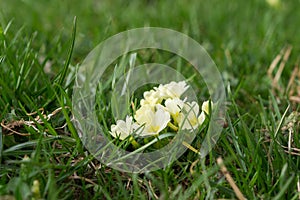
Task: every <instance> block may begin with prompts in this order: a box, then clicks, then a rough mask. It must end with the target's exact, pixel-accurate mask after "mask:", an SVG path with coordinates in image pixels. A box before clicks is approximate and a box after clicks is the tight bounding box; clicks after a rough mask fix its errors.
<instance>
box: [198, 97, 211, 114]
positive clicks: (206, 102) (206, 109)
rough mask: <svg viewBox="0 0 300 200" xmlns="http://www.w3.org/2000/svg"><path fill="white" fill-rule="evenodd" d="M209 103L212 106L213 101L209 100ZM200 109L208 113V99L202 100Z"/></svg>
mask: <svg viewBox="0 0 300 200" xmlns="http://www.w3.org/2000/svg"><path fill="white" fill-rule="evenodd" d="M210 104H211V107H213V102H212V101H210ZM201 110H202V111H203V112H205V113H206V114H209V100H208V101H204V102H203V103H202V106H201Z"/></svg>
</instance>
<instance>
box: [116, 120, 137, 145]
mask: <svg viewBox="0 0 300 200" xmlns="http://www.w3.org/2000/svg"><path fill="white" fill-rule="evenodd" d="M138 128H139V126H138V125H137V124H136V123H134V122H133V120H132V117H129V116H126V121H124V120H118V121H117V123H116V125H115V124H113V125H112V126H111V132H110V134H111V135H112V136H113V137H115V138H119V139H120V140H124V139H125V138H127V137H128V136H129V135H131V134H132V133H133V132H134V131H135V130H137V129H138Z"/></svg>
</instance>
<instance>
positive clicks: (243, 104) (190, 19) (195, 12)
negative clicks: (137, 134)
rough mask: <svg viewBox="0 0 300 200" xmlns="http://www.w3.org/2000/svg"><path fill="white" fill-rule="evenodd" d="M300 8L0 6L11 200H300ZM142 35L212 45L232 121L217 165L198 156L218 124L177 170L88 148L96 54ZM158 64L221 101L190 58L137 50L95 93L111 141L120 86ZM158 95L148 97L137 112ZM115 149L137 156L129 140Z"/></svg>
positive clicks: (0, 178)
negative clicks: (142, 166)
mask: <svg viewBox="0 0 300 200" xmlns="http://www.w3.org/2000/svg"><path fill="white" fill-rule="evenodd" d="M274 2H275V3H274ZM299 3H300V2H299V1H297V0H290V1H283V0H282V1H279V0H278V1H276V0H273V1H272V0H269V1H263V0H253V1H233V0H229V1H220V0H210V1H206V0H181V1H180V0H175V1H171V0H166V1H157V0H132V1H121V0H114V1H108V0H105V1H93V0H87V1H79V0H73V1H58V0H53V1H46V0H40V1H33V0H23V1H20V0H11V1H4V0H0V122H1V126H0V200H2V199H9V200H10V199H244V198H247V199H300V135H299V133H300V67H299V61H300V56H299V52H300V45H299V44H300V37H299V36H300V28H299V27H300V12H299V5H300V4H299ZM141 27H162V28H167V29H172V30H175V31H178V32H181V33H184V34H186V35H188V36H189V37H190V38H192V39H194V40H195V41H197V42H198V43H199V44H201V45H202V46H203V47H204V48H205V49H206V51H207V53H208V54H209V55H210V57H211V59H212V60H213V61H214V63H215V64H216V66H217V69H218V71H219V73H220V74H221V76H222V79H223V83H224V88H225V92H226V101H225V102H224V106H225V110H226V112H224V113H223V114H224V118H223V121H222V127H223V128H222V132H221V135H220V137H219V139H218V141H217V143H216V145H215V146H214V147H213V148H212V150H211V151H210V152H209V153H208V154H207V155H206V156H204V157H200V156H199V154H198V151H199V150H200V149H201V141H202V140H203V138H204V136H205V133H206V132H207V131H208V126H209V120H207V121H206V123H204V125H203V126H201V129H200V130H199V131H198V132H197V134H196V137H195V138H194V139H193V141H192V142H191V144H190V146H188V150H187V151H186V152H185V153H184V154H182V155H181V156H180V157H179V158H178V159H176V160H174V162H172V163H171V164H170V165H168V166H165V167H164V168H162V169H156V170H154V171H146V172H143V173H129V172H124V171H120V170H117V169H115V168H113V167H110V166H107V165H106V164H105V163H102V162H100V161H99V159H97V156H95V155H94V154H93V153H91V151H89V149H88V148H86V146H85V145H84V142H83V141H82V140H81V139H80V138H81V136H82V135H81V134H82V133H81V132H80V131H78V124H77V125H76V118H75V117H74V112H75V111H74V110H73V109H74V105H73V103H74V102H75V101H74V94H73V91H74V90H75V89H74V88H75V86H76V81H77V78H78V76H77V74H76V72H77V71H78V70H80V67H82V64H83V63H84V61H85V58H86V56H87V55H88V54H89V52H91V51H92V50H93V49H94V48H95V47H96V46H97V45H98V44H99V43H101V42H103V41H105V40H106V39H108V38H110V37H112V36H114V35H115V34H118V33H120V32H122V31H126V30H130V29H134V28H141ZM133 59H134V61H135V62H132V60H133ZM154 62H155V63H161V64H165V65H168V66H170V67H171V68H172V69H174V70H176V71H178V72H180V73H181V74H183V75H184V76H185V77H186V78H187V82H188V84H190V85H191V86H192V87H193V89H194V91H195V94H196V99H197V100H198V101H199V102H203V101H205V100H207V99H209V98H210V96H209V91H208V89H207V86H206V85H205V82H204V81H203V78H204V79H205V77H201V76H196V75H195V74H196V72H195V71H194V70H193V69H192V68H191V65H190V64H189V62H188V61H187V60H185V59H182V58H180V57H179V56H177V55H175V54H174V53H172V52H166V51H163V50H153V49H141V50H136V51H133V52H129V53H127V54H126V55H124V56H120V57H118V58H117V59H116V60H115V61H114V62H113V63H112V64H110V66H109V67H108V68H107V70H105V72H104V73H103V75H102V77H101V80H100V81H99V84H98V85H97V86H96V88H97V89H96V90H97V93H96V94H97V95H96V98H95V104H96V105H95V107H94V108H95V110H96V113H97V119H96V121H97V122H96V123H99V124H101V125H102V126H103V127H104V131H103V132H104V133H105V134H107V136H108V138H110V139H113V138H112V137H111V136H110V134H109V130H110V127H111V125H112V124H114V123H116V119H114V116H113V114H112V113H113V110H112V108H111V104H112V102H113V101H111V99H112V96H113V95H112V89H111V88H112V87H113V86H114V85H115V84H116V83H117V80H118V79H119V78H120V77H121V76H122V75H123V74H124V73H126V72H127V71H128V70H129V69H131V68H134V67H136V66H138V65H141V64H145V63H154ZM162 77H163V78H169V79H170V76H169V77H168V74H164V73H163V74H162ZM135 78H136V77H134V78H132V79H133V80H134V79H135ZM172 78H173V77H171V79H172ZM175 79H176V78H175V77H174V80H175ZM91 81H95V80H91ZM96 81H97V80H96ZM153 86H157V85H155V84H154V85H153V84H152V85H151V84H148V85H146V86H145V87H141V88H139V89H137V91H135V92H134V95H132V96H131V97H130V98H131V100H132V105H138V102H139V99H140V98H141V97H142V93H143V92H144V91H146V90H149V89H150V88H152V87H153ZM115 101H116V103H115V104H121V103H120V102H119V99H115ZM199 104H202V103H199ZM121 105H123V104H121ZM200 106H201V105H200ZM123 109H125V110H126V109H127V111H128V112H133V111H134V109H135V108H134V106H132V107H126V108H123ZM100 139H101V138H100ZM138 142H139V140H138ZM143 142H144V143H145V144H143V145H146V144H147V142H149V141H148V140H143ZM114 144H116V145H119V146H120V147H121V148H124V149H127V150H128V151H134V150H135V148H136V147H135V145H133V144H132V143H130V140H124V141H120V140H117V139H114ZM162 144H164V140H161V142H160V141H159V142H157V143H156V146H155V145H153V148H161V146H162ZM149 151H151V149H150V150H149ZM218 158H219V159H218ZM221 158H222V159H221Z"/></svg>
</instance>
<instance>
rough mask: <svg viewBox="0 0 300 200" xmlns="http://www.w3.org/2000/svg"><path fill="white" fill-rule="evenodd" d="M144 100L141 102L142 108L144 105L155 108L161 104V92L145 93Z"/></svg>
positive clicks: (151, 91)
mask: <svg viewBox="0 0 300 200" xmlns="http://www.w3.org/2000/svg"><path fill="white" fill-rule="evenodd" d="M143 95H144V99H142V100H141V102H140V104H141V106H144V105H150V106H152V107H155V105H156V104H158V103H160V101H161V98H160V96H159V92H157V91H154V90H150V91H146V92H144V94H143Z"/></svg>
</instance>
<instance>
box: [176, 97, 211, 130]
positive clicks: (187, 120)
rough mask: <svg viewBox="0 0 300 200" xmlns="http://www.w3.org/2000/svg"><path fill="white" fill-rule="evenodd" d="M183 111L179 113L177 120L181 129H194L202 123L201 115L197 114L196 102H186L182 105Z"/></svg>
mask: <svg viewBox="0 0 300 200" xmlns="http://www.w3.org/2000/svg"><path fill="white" fill-rule="evenodd" d="M183 111H184V112H182V113H181V114H180V120H179V122H180V123H179V124H180V125H181V129H182V130H185V129H188V130H190V129H196V128H197V127H198V126H199V125H200V124H201V123H203V121H204V120H203V116H201V115H200V116H198V114H199V105H198V104H197V102H195V101H193V102H192V103H189V102H188V103H186V104H185V105H184V107H183ZM204 117H205V115H204ZM204 119H205V118H204Z"/></svg>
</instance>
